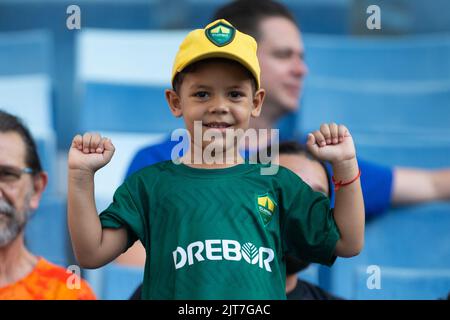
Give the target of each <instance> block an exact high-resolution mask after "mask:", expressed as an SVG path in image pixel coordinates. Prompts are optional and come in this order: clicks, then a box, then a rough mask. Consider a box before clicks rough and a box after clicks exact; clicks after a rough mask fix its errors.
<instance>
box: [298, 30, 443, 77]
mask: <svg viewBox="0 0 450 320" xmlns="http://www.w3.org/2000/svg"><path fill="white" fill-rule="evenodd" d="M303 39H304V43H305V53H306V55H305V57H306V64H307V65H308V68H309V73H310V75H311V76H312V77H331V78H340V79H350V80H357V81H361V80H380V81H437V80H443V81H449V80H450V34H448V35H441V34H440V35H426V36H425V35H424V36H404V37H390V38H388V37H381V38H380V37H378V38H376V37H351V36H335V35H317V34H314V35H312V34H305V35H304V37H303Z"/></svg>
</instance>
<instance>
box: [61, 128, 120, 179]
mask: <svg viewBox="0 0 450 320" xmlns="http://www.w3.org/2000/svg"><path fill="white" fill-rule="evenodd" d="M114 150H115V148H114V145H113V144H112V142H111V140H110V139H108V138H106V137H102V136H101V135H100V134H98V133H92V132H86V133H85V134H84V135H83V136H81V135H79V134H78V135H76V136H75V137H74V138H73V140H72V145H71V146H70V150H69V158H68V165H69V170H82V171H85V172H88V173H92V174H93V173H95V172H96V171H97V170H98V169H100V168H102V167H104V166H105V165H106V164H108V163H109V162H110V161H111V158H112V156H113V154H114Z"/></svg>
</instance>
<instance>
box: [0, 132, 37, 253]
mask: <svg viewBox="0 0 450 320" xmlns="http://www.w3.org/2000/svg"><path fill="white" fill-rule="evenodd" d="M25 167H26V163H25V144H24V142H23V140H22V138H21V137H20V136H19V135H18V134H17V133H15V132H6V133H0V248H2V247H4V246H6V245H8V244H9V243H10V242H11V241H13V240H14V239H16V237H17V236H18V235H19V234H20V233H21V231H22V230H23V228H24V227H25V224H26V222H27V220H28V218H29V216H30V214H31V211H32V210H33V209H35V208H32V201H31V199H32V197H33V193H34V191H33V190H34V189H33V177H32V176H31V175H30V174H26V173H21V170H22V169H24V168H25Z"/></svg>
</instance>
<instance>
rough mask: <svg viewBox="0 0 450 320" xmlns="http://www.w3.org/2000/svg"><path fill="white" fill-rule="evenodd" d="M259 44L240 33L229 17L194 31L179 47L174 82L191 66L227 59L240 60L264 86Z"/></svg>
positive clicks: (174, 68) (174, 65)
mask: <svg viewBox="0 0 450 320" xmlns="http://www.w3.org/2000/svg"><path fill="white" fill-rule="evenodd" d="M256 49H257V44H256V41H255V39H253V37H251V36H249V35H247V34H245V33H242V32H240V31H239V30H237V29H236V28H234V27H233V25H232V24H231V23H229V22H228V21H226V20H225V19H219V20H216V21H214V22H212V23H210V24H208V25H207V26H206V27H205V29H196V30H194V31H191V32H190V33H189V34H188V35H187V36H186V38H185V39H184V40H183V42H182V43H181V45H180V48H179V49H178V53H177V55H176V57H175V62H174V64H173V70H172V83H173V80H174V79H175V76H176V75H177V73H178V72H181V71H182V70H183V69H184V68H186V67H187V66H188V65H190V64H192V63H194V62H197V61H200V60H204V59H208V58H226V59H231V60H234V61H237V62H239V63H240V64H242V65H243V66H244V67H245V68H246V69H248V70H249V71H250V72H251V73H252V75H253V76H254V77H255V80H256V87H257V89H259V85H260V72H261V71H260V68H259V62H258V57H257V56H256Z"/></svg>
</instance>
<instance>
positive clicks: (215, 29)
mask: <svg viewBox="0 0 450 320" xmlns="http://www.w3.org/2000/svg"><path fill="white" fill-rule="evenodd" d="M205 33H206V37H207V38H208V39H209V41H211V42H212V43H214V44H215V45H216V46H218V47H223V46H226V45H227V44H229V43H230V42H231V41H233V39H234V35H235V34H236V30H235V29H234V28H233V27H232V26H229V25H226V24H224V23H222V22H219V23H216V24H215V25H212V26H211V27H209V28H208V29H206V30H205Z"/></svg>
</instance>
